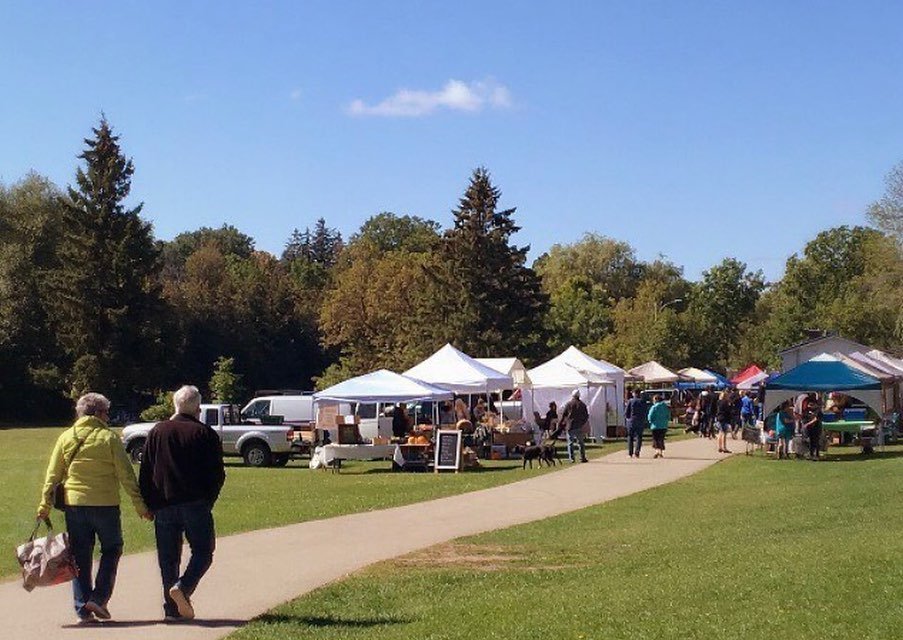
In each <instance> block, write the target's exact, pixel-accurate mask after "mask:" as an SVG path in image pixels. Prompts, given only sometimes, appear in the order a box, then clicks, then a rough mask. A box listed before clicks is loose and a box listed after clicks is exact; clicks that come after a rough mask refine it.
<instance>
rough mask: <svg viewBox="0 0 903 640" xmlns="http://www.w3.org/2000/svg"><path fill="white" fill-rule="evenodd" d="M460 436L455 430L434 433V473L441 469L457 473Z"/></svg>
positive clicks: (459, 458) (459, 464) (442, 430)
mask: <svg viewBox="0 0 903 640" xmlns="http://www.w3.org/2000/svg"><path fill="white" fill-rule="evenodd" d="M461 436H462V433H461V432H460V431H458V430H457V429H440V430H439V431H437V432H436V459H435V462H434V465H433V468H434V469H435V471H436V473H438V472H439V471H441V470H443V469H448V470H451V471H458V470H459V469H460V468H461Z"/></svg>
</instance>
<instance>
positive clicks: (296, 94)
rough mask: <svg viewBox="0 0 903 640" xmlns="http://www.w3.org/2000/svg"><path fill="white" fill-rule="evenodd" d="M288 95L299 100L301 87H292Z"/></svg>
mask: <svg viewBox="0 0 903 640" xmlns="http://www.w3.org/2000/svg"><path fill="white" fill-rule="evenodd" d="M288 97H289V98H290V99H292V100H300V99H301V89H292V91H291V93H289V94H288Z"/></svg>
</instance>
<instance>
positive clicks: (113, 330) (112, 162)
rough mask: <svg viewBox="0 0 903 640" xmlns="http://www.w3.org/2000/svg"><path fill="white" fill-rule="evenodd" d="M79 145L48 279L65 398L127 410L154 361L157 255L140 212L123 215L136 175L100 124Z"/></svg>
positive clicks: (133, 210)
mask: <svg viewBox="0 0 903 640" xmlns="http://www.w3.org/2000/svg"><path fill="white" fill-rule="evenodd" d="M92 131H93V134H94V135H93V137H92V138H86V139H85V141H84V142H85V150H84V151H83V152H82V153H81V154H80V155H79V156H78V157H79V159H81V160H83V161H84V167H79V168H78V170H77V172H76V176H75V183H76V184H75V186H74V187H71V186H70V187H69V188H68V190H67V197H65V198H64V199H63V205H64V212H63V218H64V224H63V236H64V237H63V241H62V242H61V244H60V250H59V253H58V256H57V265H56V269H55V270H54V273H53V275H52V279H51V287H52V289H53V292H54V298H53V320H54V324H55V326H56V331H57V336H58V340H59V341H60V344H61V346H62V347H63V349H64V350H65V352H66V354H67V355H68V357H69V359H70V363H71V376H70V390H69V391H70V393H71V394H72V395H78V394H80V393H83V392H84V391H86V390H89V389H90V390H95V391H101V392H105V393H107V394H109V395H110V397H111V398H113V399H115V400H117V401H119V402H126V401H128V400H129V399H130V397H131V396H132V395H133V393H134V392H135V391H138V390H141V386H142V385H141V384H140V381H142V380H147V379H148V377H149V376H148V373H149V370H151V369H152V366H151V365H152V363H154V362H155V361H157V357H158V354H159V353H160V348H159V347H160V340H159V329H158V327H159V326H160V325H159V316H158V313H159V312H160V310H161V301H160V292H159V285H158V279H157V275H158V273H159V270H160V261H159V251H158V249H157V248H156V247H155V245H154V241H153V234H152V230H151V226H150V224H149V223H147V222H145V221H143V220H142V219H141V218H140V217H139V214H140V213H141V209H142V207H143V204H138V205H137V206H135V207H133V208H127V207H126V206H125V204H124V201H125V200H126V198H127V197H128V195H129V192H130V190H131V182H132V174H133V173H134V171H135V169H134V166H133V164H132V161H131V159H128V158H126V157H125V155H123V153H122V150H121V149H120V147H119V137H118V136H116V135H114V134H113V130H112V128H111V127H110V124H109V123H108V122H107V120H106V118H105V117H103V118H101V121H100V124H99V126H98V127H96V128H94V129H92Z"/></svg>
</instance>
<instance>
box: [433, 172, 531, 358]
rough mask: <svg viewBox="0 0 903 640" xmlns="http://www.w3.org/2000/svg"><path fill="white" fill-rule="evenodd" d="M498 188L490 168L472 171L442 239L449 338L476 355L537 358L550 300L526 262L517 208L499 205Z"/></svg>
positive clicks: (525, 249) (443, 277)
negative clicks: (518, 242) (518, 240)
mask: <svg viewBox="0 0 903 640" xmlns="http://www.w3.org/2000/svg"><path fill="white" fill-rule="evenodd" d="M500 198H501V191H500V190H499V189H498V188H497V187H495V186H493V184H492V180H491V177H490V175H489V172H488V171H487V170H486V169H485V168H483V167H480V168H478V169H476V170H474V172H473V175H472V176H471V178H470V185H469V186H468V188H467V191H466V192H465V193H464V196H463V197H462V198H461V200H460V202H459V204H458V208H457V209H456V210H455V211H453V212H452V213H453V214H454V227H453V228H451V229H449V230H448V231H446V232H445V235H444V236H443V241H442V255H443V261H442V273H441V276H440V277H441V279H442V281H443V284H444V287H443V288H444V291H445V297H446V300H444V301H443V306H444V307H445V313H446V314H447V315H446V318H447V323H446V331H448V332H449V334H450V335H448V339H450V340H452V341H453V342H454V343H455V344H456V345H457V346H458V347H459V348H461V349H463V350H464V351H465V352H466V353H469V354H471V355H473V356H503V355H524V356H527V357H530V356H535V355H540V354H538V353H537V349H538V348H539V345H540V344H541V337H542V336H541V332H542V314H543V313H544V310H545V307H546V303H547V298H546V295H545V294H544V293H543V292H542V288H541V286H540V280H539V277H538V276H537V275H536V273H535V272H534V271H533V269H531V268H530V267H528V266H527V265H526V261H527V252H528V251H529V249H530V248H529V246H527V247H517V246H515V245H514V244H512V242H511V236H512V235H514V234H515V233H517V231H518V230H519V229H520V227H518V226H517V225H516V224H515V222H514V217H513V216H514V212H515V209H513V208H512V209H504V210H502V211H499V210H498V203H499V199H500Z"/></svg>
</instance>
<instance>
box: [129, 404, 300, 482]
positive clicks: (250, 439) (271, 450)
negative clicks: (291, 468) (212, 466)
mask: <svg viewBox="0 0 903 640" xmlns="http://www.w3.org/2000/svg"><path fill="white" fill-rule="evenodd" d="M201 421H202V422H204V423H205V424H206V425H207V426H209V427H210V428H211V429H213V430H214V431H216V433H217V434H218V435H219V437H220V439H221V440H222V442H223V454H224V455H227V456H240V457H241V458H242V459H244V461H245V464H246V465H248V466H251V467H268V466H277V467H284V466H285V465H286V464H287V463H288V461H289V458H291V457H292V455H294V454H298V453H300V448H299V445H298V443H297V442H296V441H295V431H294V429H293V428H292V427H291V425H263V424H249V423H244V422H242V420H241V414H240V413H239V411H238V407H237V406H236V405H229V404H202V405H201ZM154 424H156V423H154V422H140V423H138V424H131V425H129V426H127V427H125V428H124V429H123V430H122V442H123V444H124V445H125V450H126V451H127V452H128V454H129V456H130V457H131V459H132V461H133V462H140V461H141V456H142V454H143V453H144V444H145V442H147V434H148V433H149V432H150V430H151V429H152V428H153V427H154Z"/></svg>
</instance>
